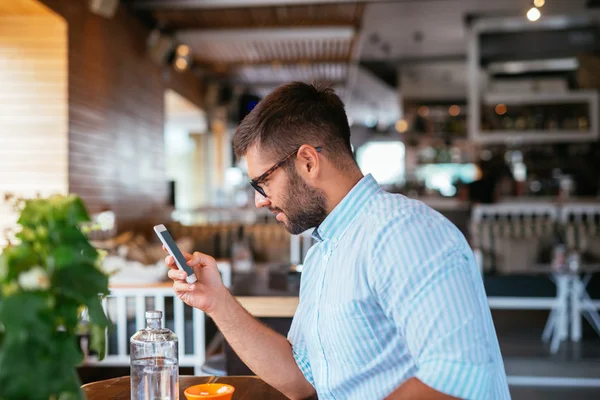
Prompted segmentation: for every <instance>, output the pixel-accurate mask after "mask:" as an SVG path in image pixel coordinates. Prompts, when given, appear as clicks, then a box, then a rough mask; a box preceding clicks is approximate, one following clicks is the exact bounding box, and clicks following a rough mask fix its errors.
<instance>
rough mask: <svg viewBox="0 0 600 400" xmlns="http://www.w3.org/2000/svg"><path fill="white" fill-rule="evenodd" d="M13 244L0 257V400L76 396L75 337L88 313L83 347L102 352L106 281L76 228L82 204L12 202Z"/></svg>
mask: <svg viewBox="0 0 600 400" xmlns="http://www.w3.org/2000/svg"><path fill="white" fill-rule="evenodd" d="M15 203H16V204H17V207H18V209H19V210H20V217H19V219H18V224H19V225H20V231H19V232H18V233H17V234H16V235H15V236H16V238H17V239H18V243H15V244H12V243H9V245H8V246H7V247H6V248H4V249H3V250H2V254H0V400H13V399H15V400H16V399H19V400H26V399H32V400H37V399H40V400H50V399H52V400H54V399H83V398H84V395H83V393H82V391H81V389H80V386H81V383H80V380H79V377H78V375H77V370H76V367H77V365H79V364H80V363H81V361H82V359H83V353H82V351H81V348H80V346H79V344H78V338H77V332H78V327H79V325H80V322H81V321H80V318H79V316H80V315H81V313H82V311H83V310H86V309H87V311H88V314H89V322H88V330H89V332H90V336H91V340H90V348H91V349H93V350H95V351H96V352H97V353H98V355H99V357H102V356H103V355H104V346H105V329H106V327H107V326H108V319H107V318H106V315H105V314H104V310H103V309H102V303H101V296H102V295H106V294H108V277H107V276H106V275H105V274H104V273H103V272H102V271H101V269H100V255H99V253H98V251H96V249H95V248H94V247H92V245H91V244H90V243H89V241H88V239H87V238H86V236H85V234H84V233H83V232H82V230H81V226H82V223H84V222H86V221H89V216H88V213H87V211H86V209H85V206H84V204H83V202H82V201H81V199H80V198H79V197H77V196H75V195H69V196H59V195H57V196H52V197H49V198H36V199H31V200H18V201H16V202H15Z"/></svg>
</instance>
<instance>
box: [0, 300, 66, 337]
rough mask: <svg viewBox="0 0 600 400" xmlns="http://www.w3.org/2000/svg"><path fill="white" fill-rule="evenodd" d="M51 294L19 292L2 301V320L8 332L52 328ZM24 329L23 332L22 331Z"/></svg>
mask: <svg viewBox="0 0 600 400" xmlns="http://www.w3.org/2000/svg"><path fill="white" fill-rule="evenodd" d="M50 305H51V302H50V296H49V294H48V293H47V292H32V291H27V292H17V293H15V294H13V295H11V296H8V297H5V298H3V299H2V302H0V321H2V324H3V325H4V329H5V331H6V333H7V334H14V333H20V334H23V333H24V334H25V335H27V336H28V335H32V334H36V333H37V332H38V331H39V330H52V329H53V328H54V326H53V325H54V323H53V320H52V318H51V317H50V315H51V314H50V311H51V310H50ZM21 330H23V332H20V331H21Z"/></svg>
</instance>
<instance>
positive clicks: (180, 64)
mask: <svg viewBox="0 0 600 400" xmlns="http://www.w3.org/2000/svg"><path fill="white" fill-rule="evenodd" d="M187 67H188V62H187V60H186V59H185V58H181V57H179V58H177V60H175V68H177V69H178V70H179V71H185V69H186V68H187Z"/></svg>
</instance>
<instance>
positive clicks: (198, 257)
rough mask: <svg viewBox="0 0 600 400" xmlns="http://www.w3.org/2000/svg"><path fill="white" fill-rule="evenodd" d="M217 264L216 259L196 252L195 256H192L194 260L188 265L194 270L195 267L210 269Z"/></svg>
mask: <svg viewBox="0 0 600 400" xmlns="http://www.w3.org/2000/svg"><path fill="white" fill-rule="evenodd" d="M215 264H216V261H215V259H214V258H212V257H211V256H209V255H206V254H203V253H200V252H199V251H195V252H194V254H192V258H191V259H190V260H189V261H188V262H187V265H189V266H190V267H192V268H194V267H210V266H212V265H215Z"/></svg>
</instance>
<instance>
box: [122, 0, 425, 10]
mask: <svg viewBox="0 0 600 400" xmlns="http://www.w3.org/2000/svg"><path fill="white" fill-rule="evenodd" d="M416 1H422V0H168V1H167V0H136V1H134V2H133V7H134V8H136V9H139V10H144V9H145V10H157V9H209V8H239V7H242V8H247V7H269V6H294V5H298V6H300V5H309V4H345V3H350V4H354V3H409V2H416Z"/></svg>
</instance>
